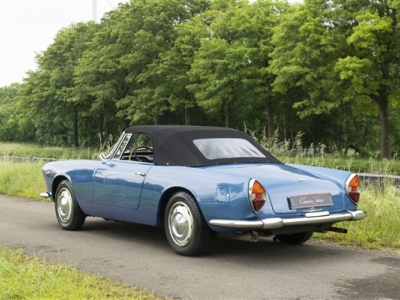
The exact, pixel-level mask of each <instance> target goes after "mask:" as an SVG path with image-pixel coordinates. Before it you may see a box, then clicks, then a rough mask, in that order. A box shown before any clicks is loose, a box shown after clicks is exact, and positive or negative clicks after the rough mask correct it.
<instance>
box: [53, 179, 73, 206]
mask: <svg viewBox="0 0 400 300" xmlns="http://www.w3.org/2000/svg"><path fill="white" fill-rule="evenodd" d="M63 180H68V181H69V182H71V180H70V179H69V178H68V177H67V176H65V175H60V176H57V177H55V178H54V179H53V184H52V186H51V195H52V197H51V198H52V200H53V202H54V201H55V196H56V191H57V188H58V186H59V185H60V183H61V182H62V181H63Z"/></svg>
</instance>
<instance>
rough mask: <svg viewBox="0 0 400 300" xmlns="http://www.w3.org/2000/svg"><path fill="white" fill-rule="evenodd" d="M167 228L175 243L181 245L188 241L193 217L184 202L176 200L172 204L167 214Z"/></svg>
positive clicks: (190, 235)
mask: <svg viewBox="0 0 400 300" xmlns="http://www.w3.org/2000/svg"><path fill="white" fill-rule="evenodd" d="M168 229H169V233H170V235H171V237H172V239H173V240H174V242H175V244H177V245H179V246H182V247H183V246H186V245H187V244H188V243H189V242H190V239H191V238H192V231H193V217H192V213H191V212H190V209H189V207H188V206H187V205H186V204H185V203H183V202H177V203H175V204H174V205H173V206H172V208H171V210H170V212H169V216H168Z"/></svg>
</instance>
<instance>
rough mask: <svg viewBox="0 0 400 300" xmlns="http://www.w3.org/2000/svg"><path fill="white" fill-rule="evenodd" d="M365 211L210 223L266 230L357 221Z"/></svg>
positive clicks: (216, 220)
mask: <svg viewBox="0 0 400 300" xmlns="http://www.w3.org/2000/svg"><path fill="white" fill-rule="evenodd" d="M366 215H367V213H366V212H365V211H362V210H356V211H348V212H345V213H339V214H333V215H330V214H329V212H324V213H322V214H321V213H318V214H312V213H309V214H306V216H305V217H302V218H289V219H282V218H269V219H262V220H256V221H242V220H219V219H214V220H210V222H209V223H210V225H214V226H218V227H228V228H238V229H259V230H268V229H276V228H282V227H288V226H299V225H314V224H325V223H336V222H343V221H357V220H362V219H364V218H365V216H366Z"/></svg>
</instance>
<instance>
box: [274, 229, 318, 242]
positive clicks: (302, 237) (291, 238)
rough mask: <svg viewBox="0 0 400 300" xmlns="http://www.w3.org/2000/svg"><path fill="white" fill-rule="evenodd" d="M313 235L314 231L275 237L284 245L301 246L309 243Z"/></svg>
mask: <svg viewBox="0 0 400 300" xmlns="http://www.w3.org/2000/svg"><path fill="white" fill-rule="evenodd" d="M312 235H313V232H312V231H308V232H299V233H294V234H288V235H287V234H282V235H276V236H275V237H276V238H277V239H278V240H279V241H280V242H281V243H284V244H291V245H300V244H303V243H305V242H307V241H308V240H309V239H310V238H311V237H312Z"/></svg>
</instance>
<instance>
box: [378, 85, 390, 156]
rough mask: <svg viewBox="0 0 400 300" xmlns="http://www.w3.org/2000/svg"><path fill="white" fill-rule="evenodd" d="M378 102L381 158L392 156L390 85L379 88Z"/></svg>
mask: <svg viewBox="0 0 400 300" xmlns="http://www.w3.org/2000/svg"><path fill="white" fill-rule="evenodd" d="M376 103H377V104H378V107H379V120H380V127H381V158H391V146H390V128H389V93H388V87H384V88H382V89H380V90H379V98H376Z"/></svg>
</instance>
